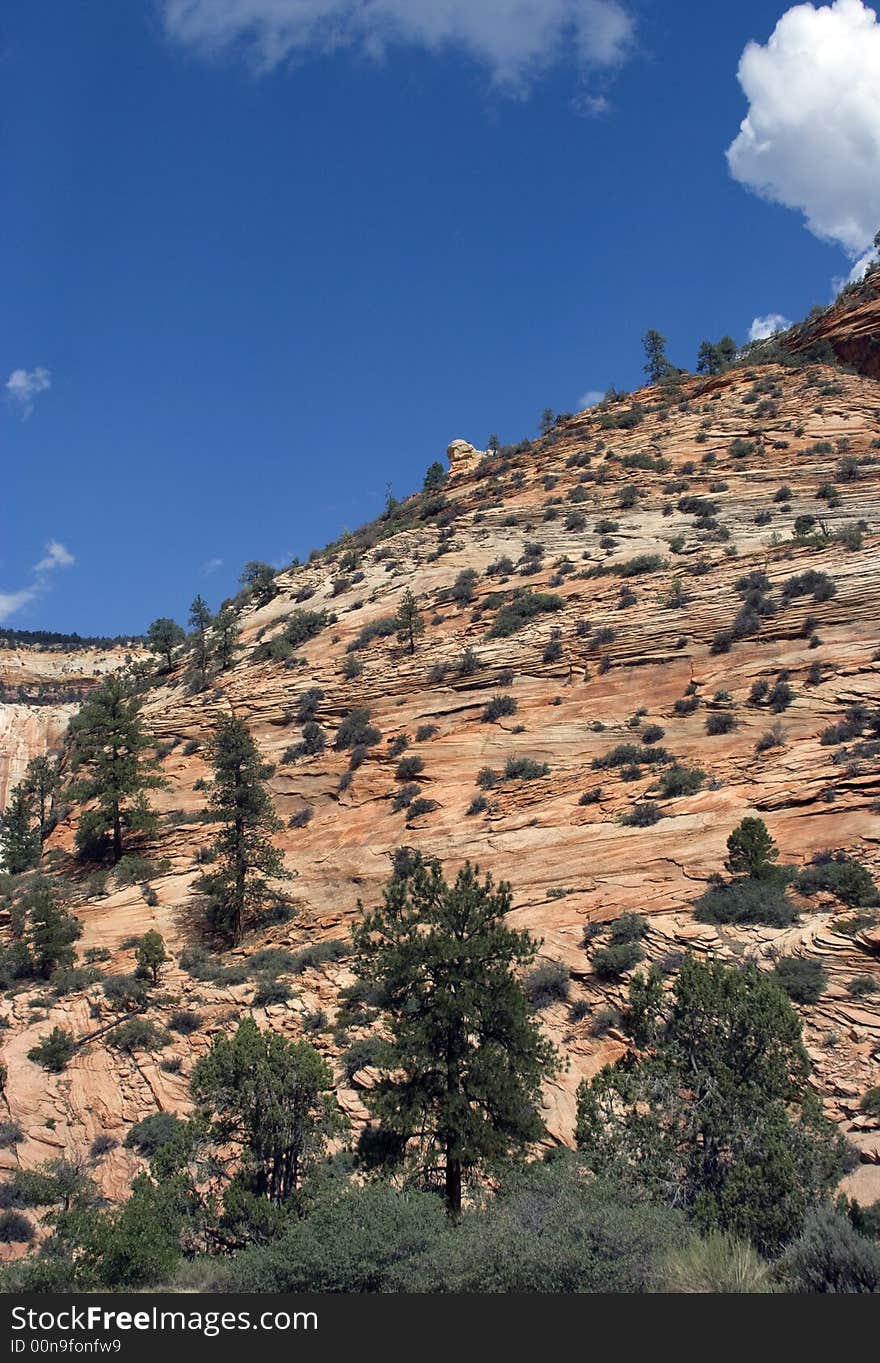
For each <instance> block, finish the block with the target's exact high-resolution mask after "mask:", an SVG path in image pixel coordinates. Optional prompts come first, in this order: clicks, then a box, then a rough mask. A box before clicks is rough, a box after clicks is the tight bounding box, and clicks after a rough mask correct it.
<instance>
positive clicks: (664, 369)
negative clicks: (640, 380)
mask: <svg viewBox="0 0 880 1363" xmlns="http://www.w3.org/2000/svg"><path fill="white" fill-rule="evenodd" d="M642 348H643V349H644V352H645V373H646V374H647V376H648V381H649V382H650V383H662V382H663V380H664V379H665V378H668V377H669V374H670V371H672V370H673V369H674V366H673V365H672V364H670V362H669V360H668V359H667V358H666V337H665V336H662V335H661V334H660V332H659V331H655V330H654V329H653V327H652V328H651V329H650V330H649V331H646V332H645V334H644V336H643V337H642Z"/></svg>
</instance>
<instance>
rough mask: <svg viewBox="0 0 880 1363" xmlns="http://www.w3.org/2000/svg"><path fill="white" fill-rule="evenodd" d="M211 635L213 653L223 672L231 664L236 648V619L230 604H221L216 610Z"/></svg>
mask: <svg viewBox="0 0 880 1363" xmlns="http://www.w3.org/2000/svg"><path fill="white" fill-rule="evenodd" d="M212 635H213V640H214V654H215V656H216V658H217V662H218V663H219V664H220V670H221V671H222V672H225V671H226V669H227V668H229V667H231V666H232V664H233V662H234V660H235V653H236V649H237V648H238V621H237V620H236V618H235V612H234V611H233V610H232V607H231V606H223V607H221V609H220V610H219V611H218V612H217V615H216V616H215V617H214V628H213V630H212Z"/></svg>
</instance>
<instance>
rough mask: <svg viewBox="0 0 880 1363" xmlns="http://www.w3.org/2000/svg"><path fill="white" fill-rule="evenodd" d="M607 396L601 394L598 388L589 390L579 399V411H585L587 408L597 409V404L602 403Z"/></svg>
mask: <svg viewBox="0 0 880 1363" xmlns="http://www.w3.org/2000/svg"><path fill="white" fill-rule="evenodd" d="M604 396H605V394H604V393H600V392H599V389H598V388H589V389H587V391H586V393H582V394H581V396H580V397H579V398H578V405H577V409H578V411H579V412H582V411H584V409H585V408H586V407H595V406H596V403H597V402H601V401H602V399H603V398H604Z"/></svg>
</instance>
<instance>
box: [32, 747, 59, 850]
mask: <svg viewBox="0 0 880 1363" xmlns="http://www.w3.org/2000/svg"><path fill="white" fill-rule="evenodd" d="M24 786H25V790H26V791H27V793H28V795H30V796H31V798H32V799H33V801H34V805H35V809H36V816H37V824H38V826H39V832H40V842H41V843H42V842H43V841H44V840H45V837H46V833H47V824H48V822H49V811H50V808H51V804H52V797H53V795H54V794H55V791H56V790H57V789H58V768H57V766H56V764H55V763H54V762H50V760H49V758H48V757H34V758H32V760H31V761H30V762H29V763H28V766H27V771H26V772H25V775H24Z"/></svg>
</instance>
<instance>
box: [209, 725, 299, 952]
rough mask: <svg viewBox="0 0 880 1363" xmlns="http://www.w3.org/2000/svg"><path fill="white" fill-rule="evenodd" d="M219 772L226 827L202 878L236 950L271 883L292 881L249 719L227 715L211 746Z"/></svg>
mask: <svg viewBox="0 0 880 1363" xmlns="http://www.w3.org/2000/svg"><path fill="white" fill-rule="evenodd" d="M209 756H210V759H211V762H212V763H213V766H214V780H213V783H212V786H211V795H210V799H209V808H210V809H211V811H212V813H213V814H214V815H215V817H216V818H217V820H218V821H219V823H220V824H221V830H220V833H219V834H218V836H217V839H216V841H215V843H214V849H213V850H214V856H215V858H216V862H215V866H214V868H213V869H212V870H211V871H210V872H209V873H208V874H206V875H204V876H202V878H201V881H200V888H201V889H202V890H203V891H204V892H205V893H206V894H207V896H208V902H209V920H210V922H211V925H212V927H213V928H214V930H215V931H216V932H217V933H218V934H219V935H220V936H221V937H222V938H224V939H225V940H226V941H227V942H229V943H230V944H231V945H233V946H234V945H235V944H236V943H238V942H239V941H240V940H241V935H242V932H243V930H244V927H245V923H246V920H247V919H248V917H249V916H250V915H252V914H253V913H254V912H255V911H256V910H258V909H259V907H260V906H261V904H262V902H263V900H264V897H265V895H266V890H267V885H266V877H267V876H269V877H271V878H273V879H276V880H281V879H287V878H288V875H287V872H286V871H285V868H284V859H283V857H282V856H281V853H280V852H279V851H278V850H277V849H276V848H275V847H273V846H272V843H271V841H270V835H271V834H272V833H276V832H278V831H279V829H280V828H281V822H280V820H279V819H277V818H276V816H275V811H274V809H273V807H272V799H271V796H270V795H269V792H268V791H267V789H266V786H265V780H266V774H267V772H266V767H265V765H264V763H263V761H262V759H261V757H260V753H259V750H258V748H257V745H256V743H255V742H254V740H253V738H252V737H251V735H250V733H249V732H248V727H247V725H246V724H245V722H244V720H243V719H238V718H236V716H235V715H222V716H221V717H220V719H219V720H218V722H217V727H216V729H215V730H214V735H213V738H212V740H211V746H210V749H209Z"/></svg>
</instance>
